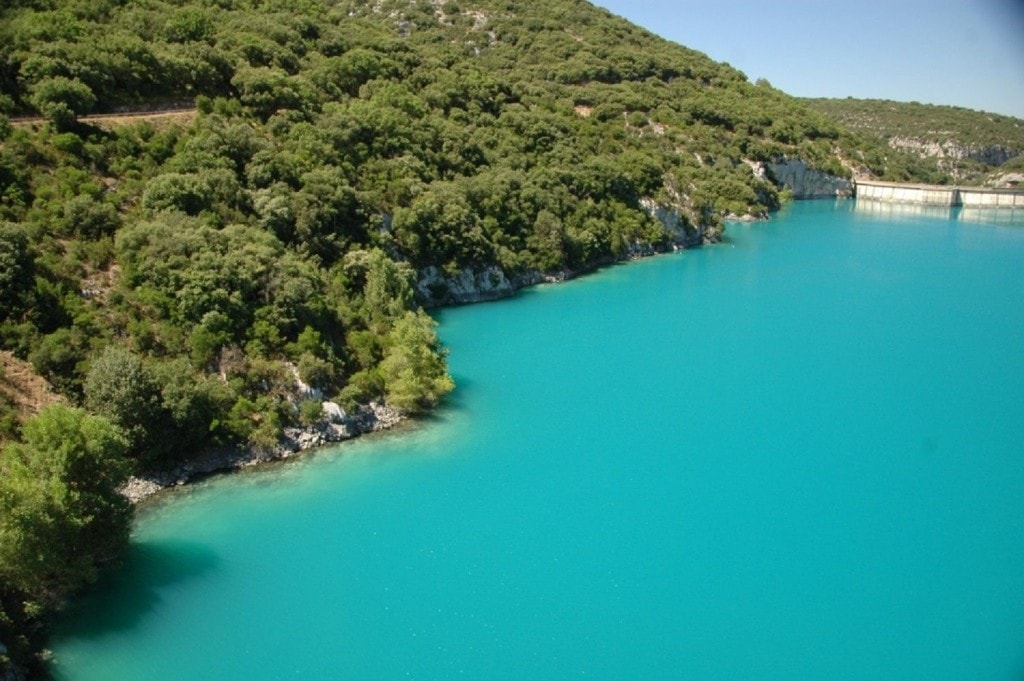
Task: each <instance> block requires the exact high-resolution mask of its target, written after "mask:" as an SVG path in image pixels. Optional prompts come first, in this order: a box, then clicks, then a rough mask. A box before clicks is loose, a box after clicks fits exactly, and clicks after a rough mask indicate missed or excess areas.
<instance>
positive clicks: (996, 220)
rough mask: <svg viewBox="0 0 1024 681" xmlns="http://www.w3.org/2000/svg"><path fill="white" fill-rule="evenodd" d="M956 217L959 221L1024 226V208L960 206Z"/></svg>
mask: <svg viewBox="0 0 1024 681" xmlns="http://www.w3.org/2000/svg"><path fill="white" fill-rule="evenodd" d="M956 219H957V220H959V221H960V222H983V223H986V224H996V225H1011V224H1016V225H1022V226H1024V208H961V209H960V214H959V215H958V216H957V218H956Z"/></svg>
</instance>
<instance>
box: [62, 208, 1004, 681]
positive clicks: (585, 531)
mask: <svg viewBox="0 0 1024 681" xmlns="http://www.w3.org/2000/svg"><path fill="white" fill-rule="evenodd" d="M437 316H438V319H439V321H440V327H439V333H440V335H441V337H442V339H443V341H444V342H445V344H446V345H447V346H448V347H449V348H450V349H451V357H450V366H451V371H452V374H453V376H454V377H455V379H456V382H457V383H458V389H457V391H456V392H455V393H454V394H453V395H452V396H451V398H450V399H449V400H448V401H447V403H446V406H445V407H444V408H443V409H442V410H440V412H439V413H438V414H437V415H436V416H435V417H434V418H431V419H430V420H428V421H427V422H425V423H422V424H418V425H417V426H415V427H413V428H407V429H402V431H401V432H396V433H391V434H387V435H384V436H380V437H370V438H364V439H362V440H360V441H357V442H353V443H349V444H346V445H344V446H341V447H338V448H335V449H331V450H327V451H323V452H319V453H316V454H314V455H311V456H307V457H305V458H303V459H302V460H301V461H299V462H297V463H292V464H288V465H281V466H276V467H272V468H268V469H264V470H261V471H258V472H254V473H247V474H242V475H235V476H225V477H220V478H216V479H213V480H211V481H208V482H206V483H203V484H200V485H196V486H193V487H191V488H189V489H187V490H186V491H184V492H183V493H181V494H178V495H175V496H174V497H173V498H171V499H169V500H166V501H163V502H161V503H160V504H159V505H156V506H154V507H152V508H150V509H148V510H147V511H146V512H145V513H143V514H142V515H141V517H140V518H139V520H138V524H137V530H136V533H135V535H134V544H133V548H132V551H131V555H130V557H129V560H128V563H127V565H126V567H125V569H124V570H123V571H122V572H120V573H119V574H117V575H116V576H114V577H112V578H110V579H108V580H107V581H106V582H104V584H103V585H101V587H100V589H99V590H98V591H97V592H96V593H95V594H93V595H90V596H88V597H86V598H84V599H82V600H81V601H80V602H78V603H77V604H76V606H75V607H74V609H73V611H72V612H71V613H70V615H69V616H68V618H67V619H66V620H65V621H64V622H63V623H62V625H61V627H60V633H59V635H58V637H57V639H56V640H55V641H54V642H53V650H54V655H55V660H56V664H55V670H56V674H57V677H58V678H59V679H65V680H68V681H91V680H97V681H98V680H104V681H110V680H119V679H145V680H148V681H163V680H169V679H189V680H192V679H226V680H243V679H244V680H245V681H261V680H264V679H353V680H359V681H364V680H376V679H382V680H384V679H388V680H390V679H425V680H433V679H510V680H511V679H515V680H538V679H539V680H548V679H694V680H704V679H706V680H724V679H730V680H732V679H735V680H740V679H744V680H751V679H758V680H776V679H777V680H780V681H781V680H786V681H793V680H805V681H806V680H817V679H829V680H836V679H850V680H857V681H863V680H868V679H886V680H888V679H892V680H899V681H916V680H922V681H923V680H928V681H937V680H945V679H948V680H950V681H952V680H956V681H964V680H972V679H978V680H985V681H1021V680H1022V679H1024V215H1021V214H1020V212H1017V213H1016V214H1013V213H1009V212H1004V213H999V214H995V213H993V214H978V215H970V214H965V213H964V212H963V211H953V212H952V213H950V211H940V212H937V213H931V212H929V211H917V212H902V211H899V210H896V209H893V208H892V207H884V206H883V207H877V206H876V207H875V208H874V209H870V208H869V207H865V206H861V208H860V209H858V208H857V204H856V203H855V202H854V201H840V202H832V201H814V202H805V203H798V204H796V205H793V206H791V207H788V208H786V209H785V210H784V211H782V212H781V213H780V214H778V215H777V216H775V217H774V218H773V219H772V220H771V221H769V222H765V223H756V224H749V225H747V224H730V225H729V228H728V240H727V242H726V243H723V244H720V245H716V246H713V247H707V248H702V249H696V250H691V251H686V252H683V253H678V254H673V255H666V256H661V257H657V258H650V259H647V260H644V261H641V262H637V263H632V264H628V265H623V266H617V267H612V268H608V269H606V270H603V271H601V272H599V273H596V274H594V275H591V276H587V277H584V278H582V279H579V280H576V281H573V282H569V283H566V284H561V285H555V286H542V287H537V288H534V289H531V290H528V291H524V292H522V293H521V294H520V295H518V296H517V297H515V298H513V299H510V300H506V301H502V302H498V303H491V304H484V305H475V306H469V307H462V308H455V309H448V310H443V311H440V312H438V314H437Z"/></svg>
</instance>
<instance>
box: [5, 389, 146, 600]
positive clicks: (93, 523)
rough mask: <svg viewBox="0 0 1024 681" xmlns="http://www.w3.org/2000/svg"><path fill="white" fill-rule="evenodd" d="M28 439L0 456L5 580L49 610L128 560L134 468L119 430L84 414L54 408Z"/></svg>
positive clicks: (28, 431) (31, 427) (32, 426)
mask: <svg viewBox="0 0 1024 681" xmlns="http://www.w3.org/2000/svg"><path fill="white" fill-rule="evenodd" d="M23 436H24V442H23V443H15V444H11V445H8V446H7V448H6V449H5V450H3V452H2V454H0V582H3V583H5V584H7V585H9V586H11V587H13V588H15V589H17V590H19V591H20V592H22V593H23V594H25V595H26V596H27V599H28V600H29V601H30V602H31V604H32V605H33V606H34V607H35V608H37V609H39V610H47V609H50V608H53V607H55V606H56V605H58V604H59V603H60V602H61V601H62V600H63V599H64V598H66V597H67V596H68V595H70V594H71V593H72V592H74V591H75V590H77V589H79V588H81V587H82V586H84V585H86V584H89V583H90V582H93V581H95V579H96V575H97V568H98V567H99V566H100V565H102V564H104V563H109V562H110V561H112V560H115V559H117V558H119V557H120V556H122V555H123V553H124V550H125V548H126V547H127V545H128V534H129V529H130V522H131V513H132V511H131V505H130V504H129V502H128V500H127V499H125V497H123V496H122V495H121V494H120V493H119V492H118V488H119V487H121V485H123V484H124V483H125V481H126V480H127V479H128V475H129V472H130V470H131V467H130V463H129V460H128V459H127V458H126V457H125V452H126V450H127V441H126V440H125V438H124V436H123V435H122V434H121V432H120V430H119V429H118V428H117V427H116V426H114V424H112V423H111V422H110V421H108V420H107V419H105V418H102V417H100V416H91V415H89V414H87V413H86V412H85V411H84V410H82V409H73V408H71V407H66V406H64V405H53V406H50V407H48V408H46V409H45V410H43V411H42V412H40V413H39V414H38V415H37V416H35V417H34V418H32V419H29V420H28V421H27V422H26V423H25V426H24V429H23Z"/></svg>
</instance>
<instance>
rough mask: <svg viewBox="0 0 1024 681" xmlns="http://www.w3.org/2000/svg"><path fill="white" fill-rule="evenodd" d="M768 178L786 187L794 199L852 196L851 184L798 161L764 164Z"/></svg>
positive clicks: (790, 160) (788, 160)
mask: <svg viewBox="0 0 1024 681" xmlns="http://www.w3.org/2000/svg"><path fill="white" fill-rule="evenodd" d="M765 168H766V170H767V173H768V176H769V177H770V178H771V179H772V180H773V181H774V182H775V184H777V185H779V186H782V187H787V188H789V190H790V191H791V192H793V198H794V199H824V198H832V197H836V196H852V195H853V183H852V182H851V181H850V180H845V179H843V178H841V177H836V176H835V175H830V174H829V173H826V172H823V171H821V170H815V169H814V168H809V167H808V166H807V164H806V163H804V162H803V161H802V160H800V159H783V160H782V161H779V162H776V163H767V164H765Z"/></svg>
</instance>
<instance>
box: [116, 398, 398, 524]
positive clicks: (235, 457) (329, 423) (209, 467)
mask: <svg viewBox="0 0 1024 681" xmlns="http://www.w3.org/2000/svg"><path fill="white" fill-rule="evenodd" d="M323 405H324V410H323V415H322V417H321V418H320V419H319V420H317V421H316V422H315V423H312V424H310V425H308V426H305V427H301V428H298V427H296V428H285V429H284V431H283V433H282V435H281V438H280V439H279V440H278V442H277V444H276V445H275V446H274V447H273V448H271V449H269V450H267V449H260V448H253V447H216V448H211V449H208V450H206V451H204V452H201V453H200V454H198V455H197V456H195V457H194V458H192V459H189V460H188V461H187V462H185V463H183V464H181V465H179V466H177V467H175V468H173V469H171V470H168V471H148V472H145V473H141V474H139V475H137V476H132V477H131V478H129V479H128V482H127V483H125V485H124V486H123V487H122V488H121V490H120V491H121V494H123V495H124V496H125V497H127V498H128V500H129V501H131V502H132V503H135V504H137V503H139V502H140V501H143V500H144V499H147V498H149V497H151V496H153V495H154V494H156V493H157V492H160V491H161V490H163V489H166V488H168V487H175V486H178V485H184V484H185V483H187V482H189V481H190V480H193V479H195V478H199V477H203V476H206V475H210V474H211V473H217V472H221V471H230V470H238V469H240V468H247V467H249V466H255V465H258V464H261V463H266V462H268V461H279V460H282V459H288V458H291V457H293V456H295V455H296V454H298V453H299V452H303V451H307V450H310V449H316V448H317V447H323V446H325V445H329V444H333V443H336V442H341V441H343V440H348V439H351V438H353V437H356V436H358V435H362V434H363V433H371V432H376V431H380V430H386V429H388V428H391V427H393V426H395V425H397V424H399V423H401V422H402V421H403V420H404V419H405V417H404V416H402V414H401V413H400V412H399V411H398V410H397V409H394V408H393V407H390V406H388V405H386V404H381V403H377V402H371V403H370V404H369V405H365V406H360V407H359V408H358V409H356V410H354V411H353V412H352V413H348V412H346V411H345V410H344V409H342V408H341V406H339V405H338V404H336V403H334V402H324V403H323Z"/></svg>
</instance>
